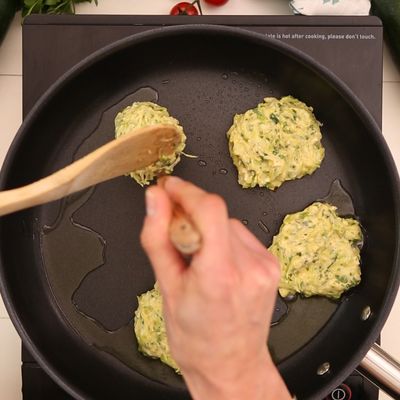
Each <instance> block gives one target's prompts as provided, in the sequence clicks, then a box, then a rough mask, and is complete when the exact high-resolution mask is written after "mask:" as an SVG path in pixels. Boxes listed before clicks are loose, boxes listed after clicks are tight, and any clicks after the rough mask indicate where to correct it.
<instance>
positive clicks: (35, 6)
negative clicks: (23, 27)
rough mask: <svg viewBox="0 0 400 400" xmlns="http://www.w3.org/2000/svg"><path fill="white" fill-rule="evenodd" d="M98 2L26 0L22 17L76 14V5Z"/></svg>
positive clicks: (95, 1)
mask: <svg viewBox="0 0 400 400" xmlns="http://www.w3.org/2000/svg"><path fill="white" fill-rule="evenodd" d="M92 2H94V3H95V4H96V5H97V0H24V3H23V8H22V16H23V17H26V16H27V15H30V14H64V13H65V14H75V4H77V3H92Z"/></svg>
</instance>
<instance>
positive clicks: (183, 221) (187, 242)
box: [169, 204, 201, 256]
mask: <svg viewBox="0 0 400 400" xmlns="http://www.w3.org/2000/svg"><path fill="white" fill-rule="evenodd" d="M169 237H170V240H171V242H172V244H173V245H174V246H175V248H176V249H177V250H178V251H179V252H180V253H181V254H183V255H185V256H191V255H193V254H194V253H196V252H197V251H198V250H200V247H201V235H200V232H199V231H198V229H197V228H196V226H195V225H194V223H193V222H192V220H191V219H190V217H189V216H188V215H187V214H186V213H185V211H184V210H183V209H182V207H181V206H179V205H178V204H174V208H173V211H172V221H171V224H170V226H169Z"/></svg>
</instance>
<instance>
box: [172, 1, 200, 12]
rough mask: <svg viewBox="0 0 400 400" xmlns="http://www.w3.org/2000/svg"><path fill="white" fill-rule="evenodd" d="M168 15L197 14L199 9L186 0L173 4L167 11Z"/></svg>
mask: <svg viewBox="0 0 400 400" xmlns="http://www.w3.org/2000/svg"><path fill="white" fill-rule="evenodd" d="M169 14H170V15H199V11H198V10H197V8H196V7H195V6H194V5H193V4H192V3H188V2H186V1H182V2H181V3H178V4H175V6H174V7H172V9H171V11H170V12H169Z"/></svg>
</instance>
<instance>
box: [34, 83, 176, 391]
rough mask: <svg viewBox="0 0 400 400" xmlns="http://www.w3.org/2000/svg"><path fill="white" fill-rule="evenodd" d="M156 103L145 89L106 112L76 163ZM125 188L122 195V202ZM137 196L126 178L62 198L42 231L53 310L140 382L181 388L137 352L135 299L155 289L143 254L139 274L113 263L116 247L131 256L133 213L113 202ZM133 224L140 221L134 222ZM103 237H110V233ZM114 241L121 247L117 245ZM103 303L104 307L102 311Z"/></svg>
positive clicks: (163, 368) (160, 367) (157, 364)
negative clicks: (120, 117)
mask: <svg viewBox="0 0 400 400" xmlns="http://www.w3.org/2000/svg"><path fill="white" fill-rule="evenodd" d="M157 100H158V93H157V91H156V90H154V89H153V88H151V87H143V88H140V89H138V90H137V91H135V92H134V93H132V94H129V95H128V96H126V97H124V98H123V99H122V100H121V101H119V102H118V103H116V104H114V105H112V106H111V107H109V108H108V109H106V110H105V111H104V112H103V113H102V115H101V117H100V118H99V123H98V124H97V126H96V128H95V129H94V130H93V131H92V132H91V133H90V135H88V136H87V137H86V139H85V140H84V141H83V142H82V143H81V145H80V146H79V147H78V148H77V150H76V152H75V154H74V159H78V158H80V157H82V156H83V155H85V154H87V153H88V152H90V151H92V150H94V149H95V148H97V147H98V146H100V145H102V144H104V143H105V142H106V141H108V140H110V139H112V138H113V136H114V118H115V116H116V114H117V113H118V112H119V111H121V110H122V109H123V108H125V107H127V106H128V105H130V104H132V103H133V102H135V101H153V102H154V101H157ZM121 185H122V186H123V189H122V193H121V194H120V195H119V194H118V193H119V192H121V190H120V187H121ZM116 186H118V187H116ZM138 191H140V192H141V193H138ZM132 192H134V193H136V198H137V197H140V198H143V197H144V196H143V193H142V192H143V189H142V188H140V187H139V186H138V185H136V184H135V183H134V182H133V181H131V180H130V178H127V177H126V178H125V177H121V178H118V179H115V180H112V181H109V182H106V183H103V184H101V185H98V186H97V187H95V188H91V189H88V190H86V191H84V192H81V193H77V194H75V195H73V196H69V197H68V198H65V199H63V200H62V201H61V202H60V209H59V213H58V216H57V218H56V219H55V220H54V222H52V223H51V224H49V225H47V226H44V227H43V228H42V230H41V253H42V258H43V264H44V266H45V271H46V275H47V279H48V282H49V285H50V287H51V290H52V293H53V296H54V299H55V301H56V303H57V304H58V305H59V307H60V309H61V310H62V313H63V314H64V315H65V317H66V320H67V321H68V324H69V325H70V326H71V327H72V328H73V329H74V330H75V331H76V332H77V334H79V335H80V336H81V337H82V338H83V339H84V340H85V341H86V342H87V343H88V344H89V345H92V346H94V347H96V348H98V349H100V350H102V351H104V352H106V353H108V354H110V355H112V356H113V357H116V358H117V359H119V360H120V361H121V362H123V363H124V364H126V365H127V366H129V367H131V368H132V369H134V370H135V371H137V372H139V373H141V374H143V375H146V376H155V377H158V380H159V381H160V382H163V383H164V384H169V385H171V386H175V387H182V388H183V387H184V384H183V381H182V379H181V377H180V376H178V375H176V374H175V372H174V371H172V370H171V369H170V368H169V367H167V366H165V365H164V364H162V363H160V362H158V361H156V360H152V359H149V358H146V357H144V356H143V355H142V354H140V353H139V352H138V350H137V348H138V346H137V342H136V338H135V335H134V332H133V322H132V318H133V312H134V310H135V309H136V307H137V299H136V294H139V293H141V292H144V291H146V290H148V289H150V288H151V284H152V283H154V282H153V279H154V278H153V276H152V272H151V268H150V266H149V265H148V263H147V264H146V261H145V258H144V256H143V255H142V261H141V262H142V264H143V266H142V268H138V269H137V270H134V268H133V267H132V266H129V265H123V264H126V260H125V259H126V258H128V257H124V255H122V256H121V258H122V259H123V260H121V259H117V258H116V254H115V253H118V252H119V251H118V250H119V249H118V247H124V248H127V251H128V253H129V252H130V248H131V247H132V246H129V245H127V246H124V245H123V243H122V241H123V240H124V237H123V235H120V232H119V230H118V225H121V224H123V222H124V221H125V220H130V219H131V216H130V215H129V214H128V211H126V210H128V209H131V208H132V207H128V206H127V204H121V206H120V207H113V209H111V208H110V204H112V199H111V198H113V199H114V200H115V202H120V203H122V202H123V201H125V202H129V199H130V198H131V195H132ZM116 193H117V194H116ZM118 196H119V197H118ZM108 201H110V203H107V202H108ZM136 208H137V209H138V211H137V214H141V215H142V214H143V215H144V205H143V204H136V207H135V209H136ZM111 211H112V212H111ZM118 218H120V221H119V220H118ZM132 218H133V219H134V218H136V219H137V216H136V217H135V215H133V216H132ZM108 219H110V220H111V221H112V222H114V224H112V223H111V224H109V225H111V227H113V225H114V226H115V231H114V232H111V234H110V235H109V236H106V237H105V236H104V235H103V234H100V233H98V232H103V229H102V228H98V227H97V225H99V226H101V224H102V223H103V222H104V221H106V222H107V220H108ZM141 224H142V220H141V219H140V220H138V221H137V224H136V226H134V227H133V230H132V237H136V238H138V231H139V230H140V227H141ZM129 229H131V228H129ZM135 229H136V232H135ZM125 231H128V229H125ZM104 232H107V234H109V233H110V232H109V230H108V229H105V230H104ZM118 235H119V236H118ZM115 237H117V240H114V238H115ZM137 246H138V247H139V246H140V245H137ZM111 248H112V249H111ZM111 250H113V251H111ZM134 251H135V250H134V249H133V248H132V252H134ZM136 251H138V250H136ZM117 256H118V254H117ZM143 270H145V272H143ZM110 277H111V278H110ZM121 280H122V281H125V280H126V281H132V282H133V284H134V285H137V287H136V288H134V289H130V287H129V285H127V286H124V285H123V284H122V289H121V288H120V287H119V286H118V284H119V283H121ZM104 281H106V282H107V284H108V283H109V282H110V281H113V282H111V284H110V287H111V288H110V290H108V289H107V284H105V283H104ZM142 282H143V283H142ZM101 301H103V302H104V303H102V304H99V303H100V302H101ZM107 303H108V304H107ZM107 306H108V307H107Z"/></svg>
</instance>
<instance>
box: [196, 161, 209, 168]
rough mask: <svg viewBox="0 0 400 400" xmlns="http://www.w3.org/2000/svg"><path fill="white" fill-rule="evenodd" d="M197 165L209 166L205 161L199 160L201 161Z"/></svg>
mask: <svg viewBox="0 0 400 400" xmlns="http://www.w3.org/2000/svg"><path fill="white" fill-rule="evenodd" d="M197 164H199V165H200V167H205V166H206V165H207V163H206V162H205V161H204V160H199V161H198V162H197Z"/></svg>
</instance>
